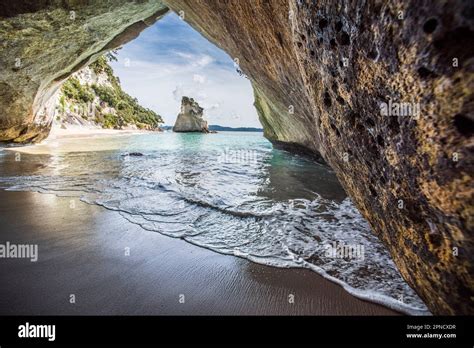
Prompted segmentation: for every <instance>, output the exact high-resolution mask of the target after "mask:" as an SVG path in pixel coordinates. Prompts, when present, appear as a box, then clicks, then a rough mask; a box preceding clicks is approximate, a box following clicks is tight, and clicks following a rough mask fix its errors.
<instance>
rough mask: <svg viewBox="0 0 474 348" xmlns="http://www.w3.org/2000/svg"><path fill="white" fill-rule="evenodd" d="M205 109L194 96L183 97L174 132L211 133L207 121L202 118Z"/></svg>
mask: <svg viewBox="0 0 474 348" xmlns="http://www.w3.org/2000/svg"><path fill="white" fill-rule="evenodd" d="M203 111H204V109H203V108H201V107H200V106H199V104H198V103H197V102H196V101H194V99H193V98H188V97H183V98H182V99H181V112H180V113H179V115H178V117H177V118H176V122H175V124H174V127H173V132H201V133H209V129H208V126H207V121H206V120H204V119H203V118H202V113H203Z"/></svg>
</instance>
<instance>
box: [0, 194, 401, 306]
mask: <svg viewBox="0 0 474 348" xmlns="http://www.w3.org/2000/svg"><path fill="white" fill-rule="evenodd" d="M0 223H1V227H0V243H2V244H4V243H6V242H7V241H8V242H10V243H17V244H22V243H23V244H37V245H38V261H37V262H31V261H30V260H29V259H13V258H9V259H8V258H4V259H0V263H1V267H0V278H1V279H2V286H1V288H0V314H2V315H74V314H76V315H98V314H104V315H134V314H145V315H185V314H192V315H238V314H242V315H244V314H245V315H259V314H266V315H294V314H297V315H395V314H397V313H396V312H394V311H392V310H389V309H387V308H385V307H382V306H380V305H377V304H373V303H369V302H365V301H361V300H359V299H357V298H354V297H353V296H351V295H349V294H348V293H347V292H346V291H344V290H343V289H342V288H341V287H340V286H338V285H336V284H333V283H331V282H329V281H327V280H325V279H323V278H322V277H321V276H319V275H318V274H316V273H314V272H312V271H309V270H303V269H279V268H274V267H269V266H263V265H259V264H255V263H252V262H250V261H247V260H245V259H241V258H238V257H234V256H226V255H221V254H218V253H216V252H213V251H210V250H207V249H204V248H200V247H197V246H194V245H191V244H189V243H187V242H185V241H182V240H179V239H174V238H170V237H166V236H163V235H160V234H159V233H156V232H150V231H146V230H143V229H142V228H141V227H139V226H137V225H134V224H132V223H129V222H128V221H127V220H125V219H124V218H123V217H122V216H121V215H120V214H119V213H117V212H114V211H109V210H106V209H105V208H101V207H98V206H93V205H88V204H85V203H82V202H80V201H79V200H77V199H74V200H71V198H61V197H57V196H55V195H52V194H41V193H33V192H9V191H0ZM128 252H129V255H127V253H128ZM71 295H74V296H75V303H74V304H72V303H70V298H71V297H70V296H71ZM290 298H294V303H290V302H291V301H289V299H290ZM183 300H184V301H183ZM183 302H184V303H183Z"/></svg>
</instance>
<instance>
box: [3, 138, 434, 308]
mask: <svg viewBox="0 0 474 348" xmlns="http://www.w3.org/2000/svg"><path fill="white" fill-rule="evenodd" d="M34 148H37V149H41V151H40V152H41V153H40V154H20V155H18V154H16V153H15V151H14V150H13V151H2V152H0V153H1V155H0V163H1V167H0V185H1V186H2V187H3V188H6V189H9V190H33V191H39V192H47V193H56V194H58V195H61V196H74V197H80V198H81V199H82V200H83V201H85V202H87V203H90V204H97V205H101V206H103V207H105V208H107V209H111V210H116V211H118V212H119V213H120V214H122V215H123V216H124V217H125V218H126V219H127V220H129V221H131V222H133V223H135V224H138V225H140V226H142V227H143V228H144V229H145V230H149V231H154V232H158V233H162V234H164V235H167V236H171V237H175V238H182V239H184V240H186V241H188V242H189V243H193V244H196V245H199V246H202V247H205V248H208V249H212V250H215V251H217V252H220V253H224V254H229V255H235V256H239V257H243V258H246V259H249V260H251V261H254V262H258V263H262V264H266V265H271V266H275V267H300V268H309V269H311V270H313V271H315V272H317V273H319V274H321V275H323V276H324V277H326V278H328V279H330V280H332V281H335V282H337V283H339V284H341V285H342V286H344V288H345V289H346V290H347V291H349V292H350V293H352V294H354V295H355V296H358V297H360V298H363V299H367V300H370V301H373V302H377V303H381V304H384V305H386V306H388V307H391V308H394V309H397V310H399V311H403V312H406V313H412V314H424V313H427V311H426V307H425V305H424V304H423V302H422V301H421V300H420V299H419V298H418V296H417V295H416V294H415V293H414V291H413V290H412V289H411V288H410V287H409V286H408V285H407V284H406V283H405V282H404V281H403V279H402V278H401V276H400V274H399V272H398V271H397V269H396V267H395V266H394V264H393V262H392V260H391V258H390V255H389V254H388V252H387V251H386V249H385V248H384V247H383V245H382V244H381V243H380V242H379V241H378V239H377V238H376V237H375V236H374V235H373V234H372V233H371V232H370V229H369V226H368V224H367V223H366V221H365V220H364V219H363V218H362V216H361V215H360V214H359V213H358V211H357V210H356V209H355V207H354V206H353V204H352V203H351V201H350V200H349V199H348V198H347V196H346V194H345V193H344V190H343V189H342V188H341V186H340V185H339V183H338V181H337V179H336V177H335V175H334V173H333V172H332V171H331V170H330V169H328V168H327V167H325V166H322V165H320V164H317V163H314V162H312V161H309V160H307V159H304V158H302V157H299V156H296V155H291V154H289V153H286V152H284V151H280V150H276V149H273V148H272V145H271V144H270V143H269V142H268V141H267V140H266V139H265V138H264V137H263V135H262V134H261V133H244V132H221V133H218V134H198V133H194V134H191V133H190V134H183V133H171V132H166V133H156V134H140V135H127V136H116V137H97V138H83V139H73V140H60V139H59V140H54V139H51V140H48V141H47V142H46V144H45V145H40V146H38V147H34ZM94 149H100V151H95V150H94ZM130 153H136V154H134V155H130ZM338 245H339V246H345V247H348V248H349V249H347V248H346V250H351V253H339V254H338V253H337V252H328V251H331V250H333V251H335V250H338V249H337V246H338ZM331 248H332V249H331ZM339 250H341V249H339Z"/></svg>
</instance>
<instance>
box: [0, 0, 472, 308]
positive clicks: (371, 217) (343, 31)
mask: <svg viewBox="0 0 474 348" xmlns="http://www.w3.org/2000/svg"><path fill="white" fill-rule="evenodd" d="M31 3H32V2H30V1H26V0H23V1H16V2H15V5H14V6H11V7H9V8H8V11H6V10H5V6H2V7H0V14H1V15H3V16H7V18H4V19H2V21H1V23H0V34H1V35H2V39H5V37H6V38H7V40H6V41H5V40H2V43H1V44H2V54H1V55H0V69H2V70H1V71H0V86H1V87H2V88H1V89H0V90H1V95H0V112H1V117H0V139H3V140H16V141H18V140H19V139H20V140H27V139H31V138H32V135H31V136H30V135H29V134H30V133H31V134H41V133H38V132H37V131H33V130H32V129H31V128H32V127H33V125H35V124H37V120H38V116H37V115H39V113H38V111H39V110H41V108H42V107H43V105H45V100H46V99H47V98H48V96H49V95H50V93H51V91H53V90H54V86H55V85H59V84H60V82H61V81H62V80H63V79H64V78H65V77H66V76H68V75H69V74H70V73H71V72H72V71H74V70H75V69H76V67H77V66H82V65H84V64H87V63H88V62H90V61H92V60H93V59H94V58H95V57H96V53H97V52H101V51H103V50H106V49H109V48H112V47H115V46H117V45H118V44H119V42H120V43H122V42H125V41H127V40H130V39H132V38H133V36H134V35H136V33H138V32H139V31H140V30H142V29H143V27H145V26H146V23H147V22H148V20H143V19H144V18H149V19H150V20H154V19H156V18H157V17H158V16H159V15H160V14H162V13H163V12H164V11H166V9H164V7H163V5H161V3H160V2H159V1H146V0H144V1H139V2H138V1H137V2H132V1H119V0H117V1H115V2H114V6H113V7H111V6H110V7H107V5H105V4H106V3H107V1H94V5H88V4H86V3H85V2H81V1H72V0H71V1H63V2H61V1H59V0H58V1H46V0H44V1H41V2H37V3H35V6H34V8H30V7H29V6H32V5H30V4H31ZM45 4H46V5H47V6H49V8H52V12H50V11H49V12H48V11H45V10H44V8H45V6H46V5H45ZM60 4H62V5H60ZM167 4H168V6H169V7H170V8H171V9H173V10H174V11H175V12H177V13H178V14H180V15H181V16H182V17H183V19H184V20H185V21H187V22H188V23H189V24H190V25H192V26H193V27H194V28H195V29H196V30H198V31H199V32H200V33H202V34H203V35H204V36H205V37H207V38H208V39H209V40H211V41H212V42H214V43H215V44H216V45H217V46H219V47H221V48H223V49H224V50H225V51H226V52H228V53H229V55H231V57H232V58H234V59H236V62H237V63H238V64H239V66H240V69H241V70H242V71H243V72H244V73H245V74H246V75H247V76H248V77H249V78H250V80H251V81H252V84H253V87H254V91H255V106H256V108H257V110H258V112H259V116H260V120H261V122H262V124H263V126H264V128H265V135H266V136H267V137H268V138H269V139H270V140H272V141H273V142H274V143H275V144H278V145H279V146H282V145H288V144H290V145H291V146H292V148H295V147H297V148H300V149H309V151H311V152H312V153H314V154H316V156H320V157H321V158H322V159H324V160H325V161H326V162H327V163H328V164H329V165H330V166H331V167H332V168H333V169H334V170H335V172H336V173H337V175H338V178H339V180H340V181H341V183H342V185H343V186H344V188H345V190H346V191H347V193H348V194H349V195H350V196H351V198H352V199H353V201H354V203H355V204H356V205H357V207H358V208H359V209H360V211H361V212H362V214H363V215H364V216H365V218H366V219H367V220H368V221H369V223H370V224H371V226H372V228H373V230H374V232H375V233H376V234H377V235H378V236H379V238H380V239H381V240H382V241H383V242H384V243H385V245H386V246H387V248H388V249H389V250H390V252H391V254H392V257H393V259H394V261H395V263H396V264H397V266H398V267H399V269H400V272H401V273H402V275H403V276H404V278H405V279H406V280H407V281H408V283H409V284H410V285H411V286H412V287H413V288H414V289H415V290H416V291H417V292H418V294H419V295H420V296H421V297H422V298H423V300H424V301H425V302H426V304H427V305H428V306H429V308H430V309H431V310H432V311H433V313H436V314H473V313H474V281H473V277H472V274H474V270H473V256H472V255H473V252H474V246H473V240H474V238H473V227H474V219H473V217H474V208H473V207H474V204H473V203H474V202H473V197H474V195H473V193H474V192H473V191H474V188H473V184H472V173H473V172H474V170H473V169H474V163H473V158H474V157H473V153H472V152H473V145H474V144H473V137H472V134H473V132H474V131H473V119H474V117H473V114H472V112H473V108H472V105H473V100H474V98H473V95H472V91H473V90H474V89H473V85H474V83H473V82H474V74H473V70H474V61H473V57H474V52H473V48H474V44H473V38H474V35H473V32H472V31H473V28H474V19H473V17H474V15H473V13H474V9H473V5H472V2H467V1H461V0H454V1H443V0H439V1H424V0H407V1H404V2H400V1H394V0H393V1H377V0H373V1H349V0H341V1H331V0H321V1H318V2H313V1H303V0H295V1H293V0H271V1H264V0H253V1H242V0H229V1H215V0H169V1H167ZM61 6H63V7H61ZM71 8H74V9H76V11H77V13H79V14H80V15H79V16H78V18H81V20H80V21H78V22H73V23H69V22H67V15H68V14H69V11H70V9H71ZM58 18H63V19H62V20H58ZM67 23H69V24H67ZM137 23H138V24H137ZM63 26H64V27H65V29H63ZM121 33H122V34H121ZM130 33H132V34H130ZM15 57H25V58H22V62H24V65H22V67H23V68H21V66H20V68H19V69H18V68H16V67H15V66H14V63H15ZM25 127H26V128H25ZM25 129H26V131H25ZM20 134H23V135H25V134H26V135H27V136H26V137H25V136H22V135H20ZM36 136H38V135H36Z"/></svg>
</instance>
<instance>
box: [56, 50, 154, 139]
mask: <svg viewBox="0 0 474 348" xmlns="http://www.w3.org/2000/svg"><path fill="white" fill-rule="evenodd" d="M108 59H115V56H114V55H113V54H108V55H107V56H102V57H100V58H99V59H98V60H97V61H95V62H94V63H92V64H91V65H90V66H87V67H85V68H83V69H81V70H79V71H78V72H76V73H74V74H73V75H72V76H71V77H69V78H68V79H67V81H66V82H65V83H64V84H63V85H62V87H61V89H60V91H59V92H58V95H57V96H55V98H56V100H57V101H56V108H55V114H54V121H53V122H54V123H56V124H57V126H60V127H61V128H68V127H70V126H84V127H88V128H91V127H92V128H114V129H147V130H159V125H160V123H163V120H162V118H161V116H160V115H157V114H156V113H155V112H153V111H152V110H149V109H146V108H144V107H142V106H141V105H140V104H138V101H137V100H136V99H135V98H133V97H131V96H130V95H128V94H127V93H125V92H124V91H123V90H122V87H121V86H120V81H119V79H118V78H117V77H116V76H115V75H114V73H113V70H112V67H111V66H110V65H109V64H108Z"/></svg>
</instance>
